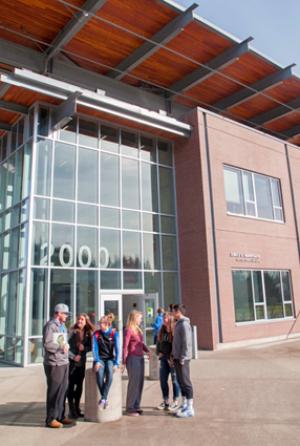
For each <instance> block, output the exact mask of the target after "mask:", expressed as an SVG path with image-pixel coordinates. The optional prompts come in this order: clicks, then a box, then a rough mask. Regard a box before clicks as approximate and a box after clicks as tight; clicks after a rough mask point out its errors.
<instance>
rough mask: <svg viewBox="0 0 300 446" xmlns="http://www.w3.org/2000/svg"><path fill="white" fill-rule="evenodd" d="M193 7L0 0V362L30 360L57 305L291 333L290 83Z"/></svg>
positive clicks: (211, 344)
mask: <svg viewBox="0 0 300 446" xmlns="http://www.w3.org/2000/svg"><path fill="white" fill-rule="evenodd" d="M195 7H196V5H194V4H193V5H192V6H191V7H190V8H188V9H187V10H185V11H183V10H182V8H180V7H179V6H177V5H176V4H174V3H173V2H171V1H169V0H168V1H167V0H164V1H154V0H139V2H137V1H136V0H126V4H125V3H124V2H122V1H121V0H106V1H105V0H87V1H86V2H84V0H79V1H76V2H75V1H73V0H72V1H71V0H68V1H63V0H55V1H53V2H51V4H50V5H49V2H47V1H46V0H41V1H40V2H39V3H37V2H33V1H32V0H23V1H22V2H21V1H19V0H16V2H15V7H14V11H13V12H12V11H11V5H10V2H8V1H2V2H1V16H2V17H3V25H2V27H1V30H0V70H1V75H0V81H1V84H0V129H1V131H0V193H1V199H0V291H1V292H0V355H1V359H2V360H4V361H8V362H10V363H15V364H21V365H27V364H33V363H39V362H41V360H42V345H41V335H42V327H43V324H44V322H45V320H47V319H48V318H49V316H50V315H51V312H52V311H53V307H54V305H55V304H56V303H57V302H65V303H67V304H68V305H70V308H71V311H72V319H74V317H75V316H76V314H78V313H79V312H86V313H88V314H89V315H90V316H91V318H93V319H94V320H97V318H98V317H99V316H100V315H101V314H103V313H106V312H108V311H113V312H114V313H115V314H116V316H117V322H116V323H118V324H119V328H120V329H121V327H122V324H123V323H124V322H125V320H126V317H127V314H128V312H129V311H130V309H131V308H133V307H136V308H138V309H141V310H142V311H143V312H144V318H145V329H146V333H147V339H148V341H150V339H151V322H152V321H153V317H154V315H155V310H156V308H157V307H158V305H162V306H164V307H166V308H167V307H168V306H169V305H170V304H171V303H175V302H181V301H182V302H184V303H186V304H187V306H188V308H189V314H190V317H191V320H192V323H193V324H196V325H197V326H198V342H199V345H200V347H202V348H208V349H214V348H217V347H218V346H219V345H221V344H226V343H230V342H237V341H244V340H252V339H258V338H265V337H274V336H276V337H278V336H281V337H282V336H288V335H297V333H299V331H300V327H299V323H298V318H297V316H298V312H299V310H300V297H299V291H300V290H299V287H300V279H299V266H300V265H299V259H300V254H299V211H298V208H299V206H298V204H299V205H300V186H299V184H300V176H299V173H298V172H299V169H298V166H299V163H300V155H299V148H298V144H299V143H300V137H299V135H300V115H299V111H298V107H299V105H300V100H299V94H300V80H299V78H297V77H296V76H294V75H293V73H292V66H289V67H286V68H281V67H279V66H278V65H276V64H275V63H274V62H272V61H270V60H268V59H267V58H266V57H264V56H263V55H261V54H259V53H257V52H256V51H255V50H253V49H252V48H251V47H250V45H249V44H250V41H251V40H252V38H248V39H246V40H244V41H243V42H237V41H236V40H235V39H233V38H232V37H231V36H229V35H227V34H226V33H224V32H223V31H220V30H218V29H216V28H215V27H213V26H212V25H210V24H208V23H206V22H204V21H203V19H201V18H199V17H197V16H196V15H195V14H194V13H193V10H194V9H195Z"/></svg>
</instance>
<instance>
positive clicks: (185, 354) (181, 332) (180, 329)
mask: <svg viewBox="0 0 300 446" xmlns="http://www.w3.org/2000/svg"><path fill="white" fill-rule="evenodd" d="M172 355H173V358H174V359H178V360H179V361H184V360H190V359H192V327H191V324H190V320H189V318H188V317H183V318H182V319H179V320H178V321H177V322H176V324H175V329H174V338H173V343H172Z"/></svg>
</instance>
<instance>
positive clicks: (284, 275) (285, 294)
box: [281, 271, 292, 302]
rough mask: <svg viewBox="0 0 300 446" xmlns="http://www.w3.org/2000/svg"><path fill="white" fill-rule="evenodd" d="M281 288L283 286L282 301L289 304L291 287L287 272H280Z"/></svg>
mask: <svg viewBox="0 0 300 446" xmlns="http://www.w3.org/2000/svg"><path fill="white" fill-rule="evenodd" d="M281 277H282V286H283V300H284V301H285V302H289V301H291V300H292V293H291V285H290V275H289V273H288V272H287V271H282V273H281Z"/></svg>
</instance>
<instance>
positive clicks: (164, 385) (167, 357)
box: [156, 313, 179, 411]
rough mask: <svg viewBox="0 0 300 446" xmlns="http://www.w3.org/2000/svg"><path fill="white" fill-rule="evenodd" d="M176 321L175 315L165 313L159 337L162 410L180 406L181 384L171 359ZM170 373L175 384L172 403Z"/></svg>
mask: <svg viewBox="0 0 300 446" xmlns="http://www.w3.org/2000/svg"><path fill="white" fill-rule="evenodd" d="M174 323H175V321H174V317H173V315H172V314H170V313H165V314H164V318H163V325H162V327H161V329H160V331H159V333H158V337H157V344H156V353H157V355H158V358H159V360H160V370H159V378H160V386H161V391H162V395H163V402H162V403H161V404H160V405H159V406H158V407H157V408H158V409H160V410H170V411H175V410H176V409H177V408H178V398H179V384H178V381H177V378H176V373H175V369H174V365H173V363H172V360H171V353H172V341H173V334H174ZM169 375H171V378H172V386H173V402H172V403H171V404H170V402H169V384H168V379H169Z"/></svg>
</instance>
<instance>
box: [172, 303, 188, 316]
mask: <svg viewBox="0 0 300 446" xmlns="http://www.w3.org/2000/svg"><path fill="white" fill-rule="evenodd" d="M173 311H180V313H181V314H183V315H185V314H186V307H185V305H183V304H175V305H173Z"/></svg>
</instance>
